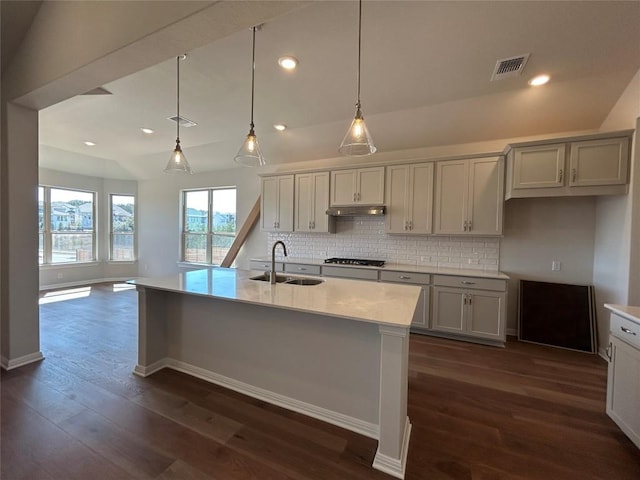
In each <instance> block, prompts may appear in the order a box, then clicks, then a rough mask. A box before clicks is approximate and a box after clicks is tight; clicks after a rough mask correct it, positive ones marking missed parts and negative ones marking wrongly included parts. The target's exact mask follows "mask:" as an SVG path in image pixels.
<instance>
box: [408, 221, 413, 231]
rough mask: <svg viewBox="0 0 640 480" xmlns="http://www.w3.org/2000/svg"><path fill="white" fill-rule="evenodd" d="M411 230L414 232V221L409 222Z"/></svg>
mask: <svg viewBox="0 0 640 480" xmlns="http://www.w3.org/2000/svg"><path fill="white" fill-rule="evenodd" d="M409 230H413V220H409Z"/></svg>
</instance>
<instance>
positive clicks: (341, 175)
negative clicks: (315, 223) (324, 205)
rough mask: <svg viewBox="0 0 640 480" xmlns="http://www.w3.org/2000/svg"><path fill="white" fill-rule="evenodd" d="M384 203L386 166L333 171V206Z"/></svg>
mask: <svg viewBox="0 0 640 480" xmlns="http://www.w3.org/2000/svg"><path fill="white" fill-rule="evenodd" d="M383 204H384V167H371V168H360V169H351V170H335V171H332V172H331V206H334V207H335V206H345V205H383Z"/></svg>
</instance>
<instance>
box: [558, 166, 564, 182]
mask: <svg viewBox="0 0 640 480" xmlns="http://www.w3.org/2000/svg"><path fill="white" fill-rule="evenodd" d="M558 173H559V175H558V183H562V176H563V174H564V172H563V171H562V169H560V171H559V172H558Z"/></svg>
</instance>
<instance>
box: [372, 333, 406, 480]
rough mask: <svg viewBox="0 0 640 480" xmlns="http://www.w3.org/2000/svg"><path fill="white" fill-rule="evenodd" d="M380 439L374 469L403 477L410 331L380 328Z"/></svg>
mask: <svg viewBox="0 0 640 480" xmlns="http://www.w3.org/2000/svg"><path fill="white" fill-rule="evenodd" d="M379 329H380V337H381V368H380V437H379V443H378V451H377V452H376V456H375V459H374V462H373V467H374V468H376V469H378V470H381V471H383V472H386V473H388V474H390V475H393V476H394V477H397V478H404V472H405V468H406V462H407V453H408V448H409V437H410V435H411V424H410V423H409V417H408V416H407V400H408V372H409V328H408V327H391V326H384V325H381V326H380V327H379Z"/></svg>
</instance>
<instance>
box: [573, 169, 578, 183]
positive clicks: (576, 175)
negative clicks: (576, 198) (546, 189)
mask: <svg viewBox="0 0 640 480" xmlns="http://www.w3.org/2000/svg"><path fill="white" fill-rule="evenodd" d="M576 178H578V171H577V170H576V169H575V168H574V169H573V170H571V181H572V182H575V181H576Z"/></svg>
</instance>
